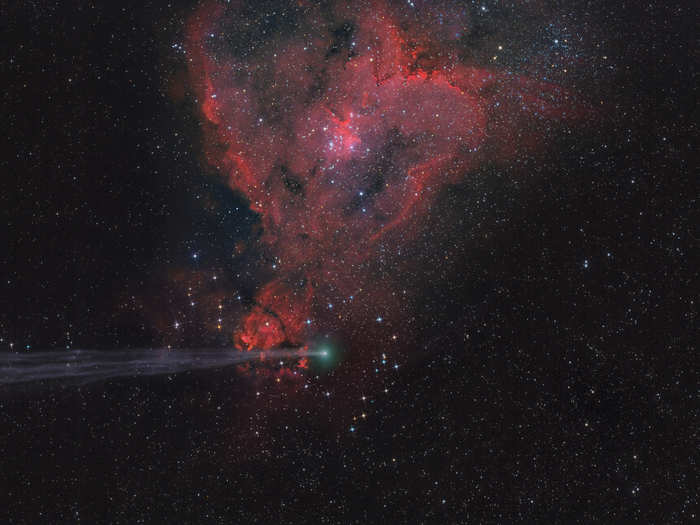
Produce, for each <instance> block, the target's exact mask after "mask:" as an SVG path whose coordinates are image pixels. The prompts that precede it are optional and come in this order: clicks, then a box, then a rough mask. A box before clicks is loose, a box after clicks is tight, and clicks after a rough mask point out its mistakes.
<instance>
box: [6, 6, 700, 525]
mask: <svg viewBox="0 0 700 525" xmlns="http://www.w3.org/2000/svg"><path fill="white" fill-rule="evenodd" d="M410 4H411V2H409V3H407V5H406V7H405V9H412V8H416V6H415V5H414V6H412V5H410ZM416 4H421V3H420V2H416ZM439 4H440V7H441V8H444V9H445V10H446V11H445V13H446V16H448V17H449V16H451V15H452V14H454V12H455V9H460V10H462V9H464V10H466V11H468V15H469V16H468V20H469V26H468V28H467V30H464V28H462V29H461V30H464V34H463V35H461V36H460V39H459V42H458V46H459V47H458V49H459V50H460V57H461V58H460V59H461V60H463V61H468V62H469V63H473V64H479V65H483V64H489V61H491V60H493V57H492V55H493V54H494V49H498V46H502V47H503V48H504V49H503V50H502V51H503V52H502V53H501V54H500V56H499V60H500V61H501V62H503V63H504V64H505V66H504V67H510V68H516V69H517V68H519V67H523V66H522V64H523V62H527V63H528V66H527V68H528V69H529V71H531V72H535V73H538V77H540V78H542V77H547V79H549V80H551V81H554V82H557V83H562V84H564V85H566V86H567V87H569V88H575V89H576V90H577V91H578V92H582V93H585V94H586V95H587V97H588V98H589V99H590V100H591V101H592V102H594V103H596V102H599V101H604V102H605V103H604V104H603V106H604V108H605V111H606V112H607V114H606V119H605V124H604V125H600V126H596V127H590V126H588V127H586V126H581V127H578V128H577V126H576V125H572V126H571V130H573V131H572V132H570V133H566V134H562V136H556V135H555V136H552V134H550V135H548V136H547V141H548V143H549V145H548V146H547V148H546V150H545V154H534V153H533V154H531V155H530V154H528V153H525V154H522V155H519V156H517V157H514V158H513V159H506V161H504V162H501V163H498V164H484V165H480V166H479V167H477V168H475V169H474V170H473V171H474V173H472V174H471V175H470V176H469V177H466V178H465V179H464V180H463V181H460V182H455V183H454V184H452V185H450V186H449V187H446V188H444V189H443V191H442V192H441V194H440V195H439V197H438V198H437V200H436V202H435V204H434V205H433V208H434V209H435V210H439V212H437V213H436V212H434V213H431V214H429V215H428V216H427V218H426V219H425V224H424V232H427V234H424V235H422V236H419V237H418V238H417V239H415V240H414V242H413V243H412V244H411V246H410V247H407V254H409V255H410V257H411V258H412V260H414V263H412V264H411V266H410V269H411V273H410V275H409V276H408V278H407V279H405V280H404V285H405V287H406V288H410V289H412V290H415V289H417V290H418V291H417V292H411V291H410V290H409V293H410V294H411V295H412V297H413V300H411V301H407V302H406V304H405V305H404V304H402V303H401V302H399V303H398V306H395V307H394V308H395V310H396V311H386V312H384V311H377V310H376V309H371V311H370V312H368V316H369V322H368V323H367V324H366V325H365V324H363V322H364V321H362V320H356V321H353V320H347V321H346V322H342V323H336V325H334V326H335V327H336V328H337V330H338V331H340V332H342V331H343V330H345V332H343V333H342V334H340V335H339V336H338V337H340V338H341V339H343V343H342V346H345V347H346V351H345V356H344V360H343V361H342V362H338V363H336V366H334V367H332V368H331V369H329V370H315V369H312V370H310V371H301V370H300V371H298V374H297V371H296V370H295V371H294V372H290V371H289V370H284V369H282V370H279V371H277V372H278V373H263V372H265V370H261V371H260V373H251V372H250V371H249V372H247V373H243V372H241V371H235V372H234V371H232V370H231V369H220V370H214V371H196V372H188V373H182V374H176V375H169V376H156V377H149V378H147V379H145V378H124V379H120V380H111V381H109V382H103V383H99V384H93V385H87V386H82V387H75V386H61V385H51V384H44V385H38V386H36V385H35V386H33V387H25V388H8V387H2V390H1V391H0V425H1V428H2V431H1V432H0V452H2V454H0V458H1V459H0V462H1V463H0V466H1V467H2V468H1V469H0V488H1V489H2V490H1V491H0V494H2V496H0V518H2V520H3V521H4V522H8V523H36V522H77V521H86V522H104V523H133V522H136V521H139V520H140V521H144V522H162V521H172V520H174V519H177V520H178V521H181V522H187V523H199V522H204V523H208V522H222V523H231V522H234V523H237V522H240V523H270V522H280V523H355V522H358V523H359V522H368V521H369V522H378V521H385V522H386V521H388V522H391V523H472V522H476V523H481V522H485V523H491V522H498V523H511V522H529V523H532V522H541V523H550V522H561V523H579V522H580V523H591V522H602V523H622V522H643V523H685V522H687V523H690V522H693V521H695V519H697V518H696V513H697V492H696V490H695V489H693V488H692V487H693V486H695V481H696V479H695V478H696V464H697V453H696V449H697V445H698V439H697V438H698V436H697V430H696V428H697V376H696V374H695V368H697V366H696V359H694V357H695V351H696V340H697V326H696V323H697V300H698V297H697V291H698V290H697V258H696V257H695V256H694V254H696V253H697V243H698V238H700V234H699V233H698V231H697V223H698V216H697V204H696V198H697V185H696V183H695V178H696V176H697V170H696V166H695V163H694V162H693V161H692V158H694V156H693V151H694V150H695V148H696V147H697V129H696V120H697V116H698V114H697V107H696V101H697V98H696V85H697V72H696V63H697V52H696V50H695V48H696V44H697V42H696V38H695V35H694V32H693V24H692V19H693V16H692V11H691V10H690V5H689V4H685V3H677V2H664V3H661V2H659V3H656V2H652V3H646V4H645V5H643V6H642V5H637V4H635V5H629V4H625V3H623V2H613V3H610V2H602V1H601V2H596V1H594V2H573V3H571V5H570V6H568V7H566V8H562V7H560V6H557V5H556V3H547V2H531V3H527V2H522V3H521V2H514V3H512V4H507V5H506V4H503V3H501V2H477V3H474V2H464V3H459V2H440V3H439ZM285 6H288V4H287V3H286V2H272V1H269V2H262V3H259V4H257V7H256V8H255V9H256V10H255V13H254V14H255V16H256V17H258V18H257V20H258V26H256V27H255V29H254V30H253V29H250V30H248V31H242V32H241V33H240V39H241V40H239V41H236V45H245V46H250V47H251V48H253V47H256V46H262V45H264V42H265V38H264V36H263V35H264V32H263V30H265V31H283V30H285V27H288V25H289V24H292V22H291V21H287V20H285V19H284V15H283V14H282V15H280V14H279V13H285V12H287V11H285ZM196 7H197V4H196V3H195V2H171V3H166V2H120V3H114V2H105V3H102V4H97V3H93V4H91V3H79V2H63V3H60V4H59V3H56V4H52V3H50V2H45V3H32V2H21V3H20V2H17V3H10V4H9V5H5V6H3V7H2V15H3V16H2V17H1V19H2V22H1V23H2V29H3V34H4V35H5V42H6V43H7V44H6V45H4V46H3V49H2V51H0V68H1V71H2V76H3V78H4V79H6V81H5V84H6V85H5V89H4V90H3V94H2V105H3V121H2V126H3V131H4V136H5V137H6V140H5V141H4V145H3V155H2V159H1V160H0V162H2V171H3V173H4V174H5V175H4V176H3V177H2V180H3V183H5V182H7V183H8V187H7V188H6V189H5V188H3V191H2V193H1V197H0V199H1V204H0V208H1V209H2V210H3V211H4V212H5V214H6V221H7V224H8V233H9V238H8V239H7V242H6V246H8V248H7V249H6V250H5V253H4V254H3V255H2V259H1V262H2V265H3V280H2V289H1V290H0V292H1V293H0V297H1V299H0V305H1V308H0V344H1V345H2V347H3V351H14V352H32V351H34V350H38V349H41V350H45V349H56V350H59V349H60V350H61V351H70V350H71V349H75V348H90V349H104V350H105V351H108V350H110V349H121V348H131V347H133V348H144V347H151V346H152V347H163V346H167V345H170V346H172V347H174V348H176V347H182V348H191V347H204V346H209V347H212V346H221V347H226V346H227V345H230V344H231V333H232V332H233V330H234V327H235V323H236V321H237V317H239V314H240V312H243V311H245V309H246V308H248V307H250V305H251V304H252V303H253V301H254V296H255V293H256V290H257V289H259V287H260V285H261V277H260V272H261V270H260V269H261V267H262V266H264V265H267V264H268V263H269V262H270V261H269V260H268V259H267V255H266V254H264V253H263V252H264V251H265V250H263V249H262V248H261V249H259V250H258V249H256V248H255V240H256V239H257V238H258V237H259V222H260V219H259V216H258V215H257V214H256V213H254V212H252V211H250V209H249V205H248V203H247V201H246V199H245V198H244V196H242V195H241V194H239V193H236V192H234V191H231V189H229V187H228V186H227V185H226V184H224V183H223V182H222V180H221V178H220V177H217V173H216V169H215V167H213V166H211V165H210V164H208V163H207V162H205V161H203V159H202V150H203V143H204V142H205V131H203V124H202V122H201V120H200V118H199V114H198V107H197V103H196V100H195V96H194V95H193V93H192V92H191V90H190V89H189V88H188V81H187V49H186V46H185V37H184V34H185V32H186V26H187V20H188V18H189V17H190V16H191V13H192V12H193V10H194V9H196ZM418 7H420V6H418ZM271 13H277V14H276V15H274V16H272V15H271ZM516 15H517V16H516ZM532 64H534V66H532ZM499 65H500V63H499ZM3 186H4V184H3ZM251 244H252V245H253V248H252V249H251V248H246V249H243V248H241V247H242V246H250V245H251ZM407 256H408V255H407ZM392 264H396V265H397V266H396V271H397V272H400V271H404V270H405V267H404V266H401V264H400V263H399V262H395V261H394V259H391V258H389V262H388V263H387V265H388V266H389V267H388V270H387V271H389V272H391V271H392ZM203 276H204V277H203ZM214 277H216V278H217V279H214ZM203 279H204V280H206V283H205V284H202V282H203V281H202V280H203ZM212 298H214V299H212ZM212 300H214V303H215V304H217V306H218V305H219V304H221V305H222V310H223V311H224V313H225V314H228V315H223V314H222V321H219V320H218V318H216V319H215V318H213V317H212V316H214V317H215V316H216V315H218V314H217V313H216V312H214V313H212V312H211V311H209V308H208V307H204V306H202V305H208V304H209V303H211V302H212ZM200 303H201V304H200ZM214 303H212V304H214ZM392 304H395V303H392ZM200 306H202V307H201V308H200ZM378 319H382V322H379V321H378ZM212 325H214V326H215V328H214V329H212ZM216 325H223V327H222V328H218V329H217V328H216ZM325 335H328V334H325ZM330 335H331V336H336V335H337V334H336V333H333V334H330ZM338 346H341V345H340V344H338ZM358 347H361V348H359V349H358ZM283 372H286V373H283ZM292 374H294V376H295V377H294V378H288V377H287V376H291V375H292Z"/></svg>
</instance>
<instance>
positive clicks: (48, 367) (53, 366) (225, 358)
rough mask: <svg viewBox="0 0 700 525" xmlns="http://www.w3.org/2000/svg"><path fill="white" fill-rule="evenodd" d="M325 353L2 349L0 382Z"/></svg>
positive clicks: (266, 362) (170, 370)
mask: <svg viewBox="0 0 700 525" xmlns="http://www.w3.org/2000/svg"><path fill="white" fill-rule="evenodd" d="M327 356H328V350H326V349H311V350H309V349H308V348H307V347H304V346H302V347H290V348H279V349H275V350H253V351H249V352H241V351H239V350H231V349H208V348H202V349H177V350H175V349H167V348H156V349H124V350H53V351H41V352H22V353H17V352H15V353H10V352H5V353H0V386H6V385H17V384H23V383H34V382H61V383H72V384H75V383H78V384H87V383H94V382H98V381H103V380H107V379H113V378H123V377H143V376H155V375H162V374H177V373H181V372H186V371H188V370H203V369H212V368H225V367H229V366H233V365H239V364H242V363H247V362H251V361H259V362H261V363H262V366H277V365H279V364H280V363H282V364H283V365H285V364H291V363H293V362H294V361H297V360H302V359H308V358H310V357H319V358H327ZM285 360H286V361H288V363H287V362H285ZM280 366H281V365H280Z"/></svg>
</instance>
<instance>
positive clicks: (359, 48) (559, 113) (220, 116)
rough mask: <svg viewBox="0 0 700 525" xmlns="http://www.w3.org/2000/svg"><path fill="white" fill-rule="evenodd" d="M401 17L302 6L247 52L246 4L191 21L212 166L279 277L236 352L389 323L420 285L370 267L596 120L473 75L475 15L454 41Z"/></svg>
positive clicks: (510, 78) (205, 8) (206, 11)
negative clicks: (507, 167)
mask: <svg viewBox="0 0 700 525" xmlns="http://www.w3.org/2000/svg"><path fill="white" fill-rule="evenodd" d="M435 5H436V6H438V7H439V3H436V4H435ZM392 6H393V4H391V3H390V2H387V3H382V2H364V3H363V2H347V3H340V2H339V3H338V5H337V6H335V7H329V6H328V4H327V3H326V4H323V6H318V5H315V4H311V3H306V2H297V3H295V4H293V5H291V6H290V8H289V11H290V13H291V14H292V15H294V17H295V19H294V25H293V27H292V28H291V29H290V28H289V27H287V28H285V29H284V30H279V31H274V32H271V33H270V34H267V35H264V36H261V35H256V38H264V43H260V42H257V43H256V45H253V46H249V47H242V46H240V45H238V41H237V38H239V37H240V38H243V36H245V32H246V31H247V30H248V29H246V28H247V27H248V26H247V25H248V24H249V23H250V20H251V19H252V18H253V16H252V15H251V13H250V7H246V5H245V4H244V3H240V2H239V3H238V4H237V3H236V2H231V3H228V4H226V5H224V4H221V3H216V2H209V3H204V4H202V5H201V6H200V7H199V8H198V9H197V10H196V12H194V13H193V14H192V16H191V17H190V19H189V22H188V25H187V45H186V48H187V56H188V64H189V66H188V67H189V82H190V86H191V89H192V91H193V92H194V94H195V97H196V100H197V102H198V107H199V110H200V113H201V117H202V121H203V125H202V129H203V130H204V148H203V149H204V154H205V157H206V162H207V163H209V164H210V165H212V166H214V167H215V168H216V169H217V171H218V173H220V174H221V176H223V177H224V178H225V180H226V182H227V184H228V186H229V187H230V188H231V189H232V190H235V191H236V192H240V193H241V194H242V195H243V196H245V198H246V199H247V200H248V202H249V203H250V208H251V209H252V210H253V211H255V212H256V213H257V214H259V218H260V230H261V237H260V242H259V244H260V245H261V246H262V247H263V248H262V249H264V250H265V251H266V252H268V253H269V254H270V257H271V259H272V260H274V261H275V263H274V264H275V269H274V272H271V275H272V276H271V278H270V279H269V282H267V284H264V285H263V286H262V287H260V288H259V289H258V291H257V293H256V295H255V298H254V303H253V304H252V306H251V307H250V308H249V309H248V310H247V311H246V312H245V313H244V314H243V316H242V318H241V319H240V320H239V321H238V328H237V329H236V331H235V333H234V334H233V339H234V343H235V345H236V346H237V348H239V349H242V350H250V349H272V348H276V347H280V346H291V345H303V344H304V342H305V341H309V340H310V338H311V337H313V335H314V332H316V331H317V330H320V329H321V326H322V325H323V321H322V320H323V319H326V321H325V322H326V325H327V324H328V323H329V322H331V321H332V322H335V323H356V324H358V325H359V324H361V322H362V321H361V320H365V321H366V320H367V319H368V318H372V319H374V317H375V316H376V315H377V314H376V312H377V311H385V310H386V309H388V308H391V306H392V304H394V303H395V302H396V299H395V295H396V294H395V289H400V288H401V287H405V286H406V282H405V281H407V280H408V281H410V279H411V277H410V275H408V274H406V275H403V276H402V275H401V272H400V271H399V272H394V274H393V275H386V272H378V271H377V269H376V264H374V263H375V262H376V260H377V258H379V257H381V256H382V253H384V252H385V251H386V250H387V249H391V250H392V251H393V252H396V251H397V250H399V251H400V249H401V247H402V246H407V245H410V243H412V242H415V240H416V238H417V236H418V235H419V234H420V232H421V231H422V228H425V223H426V221H425V218H426V217H427V216H428V215H429V214H430V213H431V208H432V206H433V205H434V204H435V202H436V199H437V197H438V196H439V194H440V192H441V190H443V189H444V188H445V187H447V186H448V185H453V184H455V183H458V182H459V181H460V180H462V179H463V178H464V177H465V175H467V174H468V173H470V172H474V171H475V170H476V169H477V168H478V167H479V166H482V165H483V164H484V163H488V162H493V161H494V160H495V159H498V160H506V161H507V160H508V159H512V158H514V157H515V156H517V155H519V154H522V152H523V151H532V150H534V149H537V148H540V144H541V143H542V142H543V141H544V140H545V139H546V137H544V135H545V133H544V131H543V130H545V129H549V128H551V127H552V126H570V125H572V124H580V123H581V122H583V121H584V120H586V119H587V118H588V117H589V116H590V114H591V110H590V109H589V106H587V105H586V104H585V103H582V102H581V101H579V100H578V99H577V97H576V96H575V95H574V94H572V93H571V92H570V91H568V90H566V89H564V88H562V87H559V86H557V85H555V84H552V83H548V82H543V81H539V80H536V79H532V78H528V77H526V76H522V75H517V74H513V73H511V72H509V71H506V70H499V69H498V68H497V66H494V65H489V66H488V67H486V66H481V65H479V66H476V65H473V64H472V65H470V64H468V63H465V61H464V60H463V59H461V58H460V54H459V42H458V39H457V35H456V34H455V33H454V31H455V29H454V28H455V27H464V26H468V23H469V21H468V20H466V19H461V18H460V17H463V16H465V15H463V14H461V13H459V12H454V13H448V15H449V16H448V18H449V20H451V23H450V24H448V25H445V24H444V23H442V22H441V23H439V24H438V23H437V16H433V15H435V12H434V11H431V10H430V9H428V8H426V9H425V10H424V13H423V16H422V17H421V18H420V20H418V19H416V18H415V17H412V16H409V15H408V14H407V13H406V9H401V8H399V7H392ZM438 7H436V8H435V9H437V8H438ZM442 8H444V6H443V7H442ZM247 36H248V37H250V35H247ZM433 213H434V212H433ZM399 267H400V266H399ZM392 286H393V290H394V291H392ZM373 305H374V306H376V307H373ZM380 308H381V309H380ZM319 320H321V322H317V321H319Z"/></svg>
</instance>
